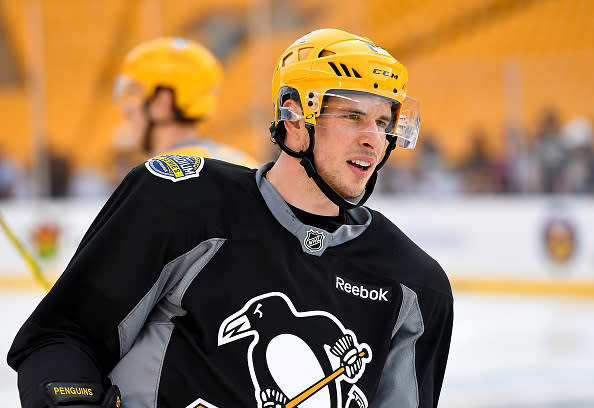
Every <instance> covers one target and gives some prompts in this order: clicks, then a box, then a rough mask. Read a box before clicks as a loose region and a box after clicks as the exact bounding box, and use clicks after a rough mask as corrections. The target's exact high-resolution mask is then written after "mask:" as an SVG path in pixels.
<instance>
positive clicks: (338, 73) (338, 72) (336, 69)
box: [328, 62, 342, 76]
mask: <svg viewBox="0 0 594 408" xmlns="http://www.w3.org/2000/svg"><path fill="white" fill-rule="evenodd" d="M328 65H330V67H331V68H332V70H333V71H334V73H335V74H336V75H338V76H342V74H341V73H340V71H339V70H338V68H337V67H336V65H334V63H333V62H328Z"/></svg>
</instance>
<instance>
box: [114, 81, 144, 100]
mask: <svg viewBox="0 0 594 408" xmlns="http://www.w3.org/2000/svg"><path fill="white" fill-rule="evenodd" d="M145 98H146V87H145V86H144V85H143V84H141V83H139V82H136V81H135V80H134V79H132V78H130V77H128V76H125V75H120V76H118V77H117V78H116V80H115V83H114V87H113V100H114V102H115V103H116V104H118V105H120V106H121V107H127V106H139V105H141V104H143V103H144V99H145Z"/></svg>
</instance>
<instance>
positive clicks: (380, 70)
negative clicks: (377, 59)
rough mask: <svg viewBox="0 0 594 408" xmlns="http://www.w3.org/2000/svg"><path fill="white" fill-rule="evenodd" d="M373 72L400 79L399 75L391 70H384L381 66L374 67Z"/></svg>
mask: <svg viewBox="0 0 594 408" xmlns="http://www.w3.org/2000/svg"><path fill="white" fill-rule="evenodd" d="M373 73H374V74H377V75H383V76H387V77H390V78H394V79H398V75H396V74H394V73H393V72H391V71H386V70H383V69H380V68H374V69H373Z"/></svg>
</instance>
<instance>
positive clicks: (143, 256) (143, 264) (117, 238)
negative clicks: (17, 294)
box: [8, 166, 187, 407]
mask: <svg viewBox="0 0 594 408" xmlns="http://www.w3.org/2000/svg"><path fill="white" fill-rule="evenodd" d="M159 183H160V184H159ZM163 183H170V182H168V181H166V180H159V179H157V178H155V177H152V176H150V175H148V174H147V171H146V170H144V166H139V167H137V168H136V169H134V170H133V171H132V172H131V173H130V174H129V175H128V176H127V177H126V179H125V180H124V181H123V182H122V184H120V186H119V187H118V188H117V189H116V191H115V192H114V193H113V194H112V196H111V197H110V198H109V200H108V201H107V203H106V204H105V205H104V207H103V208H102V210H101V211H100V213H99V214H98V216H97V217H96V219H95V220H94V221H93V223H92V225H91V226H90V228H89V230H88V231H87V233H86V234H85V236H84V237H83V239H82V241H81V243H80V245H79V247H78V249H77V250H76V253H75V255H74V256H73V258H72V259H71V261H70V263H69V264H68V266H67V268H66V269H65V270H64V272H63V273H62V275H61V276H60V278H59V279H58V281H57V282H56V284H55V285H54V287H53V288H52V290H51V291H50V292H49V293H48V294H47V295H46V296H45V297H44V299H43V300H42V301H41V302H40V304H39V305H38V306H37V308H36V309H35V311H34V312H33V313H32V314H31V316H30V317H29V318H28V319H27V321H26V322H25V323H24V325H23V326H22V327H21V329H20V330H19V332H18V334H17V335H16V338H15V339H14V342H13V344H12V347H11V349H10V351H9V353H8V363H9V365H10V366H11V367H12V368H14V369H15V370H17V371H18V383H19V392H20V395H21V401H22V405H23V406H24V407H43V406H45V405H44V402H43V399H42V396H41V395H40V394H41V391H40V384H42V383H43V382H45V381H49V380H53V381H95V382H100V381H103V380H104V379H105V377H106V375H107V373H109V371H110V370H111V368H112V367H113V366H114V364H115V363H116V362H117V361H118V360H119V359H120V357H121V356H122V355H123V354H125V353H126V351H127V350H126V347H128V346H127V345H131V343H132V342H133V338H126V339H124V338H122V330H121V325H122V322H123V321H124V320H125V319H126V317H127V316H129V315H130V314H131V313H132V312H133V311H134V315H135V319H136V320H137V321H139V322H140V323H137V325H138V326H139V327H138V330H140V328H141V325H142V323H143V320H142V319H146V317H147V315H148V313H149V312H150V309H151V307H150V305H148V307H146V303H147V302H145V301H146V299H147V297H148V298H151V299H152V301H153V302H156V301H157V300H158V298H159V297H160V296H162V291H163V290H164V288H165V287H166V286H167V282H166V280H167V278H168V277H164V276H163V270H164V266H165V265H166V264H167V263H168V262H170V261H171V260H173V259H175V257H177V256H179V255H180V254H181V253H183V252H184V251H185V250H186V249H185V246H186V243H185V241H187V237H183V236H178V235H177V234H176V232H178V231H179V230H180V228H179V224H180V221H176V219H177V218H176V217H175V216H174V214H172V212H171V211H170V210H169V209H168V207H167V201H168V200H170V199H171V197H168V196H167V194H163V193H162V191H161V190H162V188H161V187H163V186H164V184H163ZM170 184H173V183H170ZM176 223H177V225H176ZM141 301H143V302H141ZM141 303H142V304H143V305H144V306H145V307H143V308H142V310H138V309H139V308H138V305H139V304H141ZM153 305H154V303H153ZM130 332H131V330H127V331H126V334H127V335H128V336H129V334H130ZM132 332H133V331H132ZM137 333H138V331H136V334H137Z"/></svg>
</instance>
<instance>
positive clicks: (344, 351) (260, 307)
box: [218, 292, 372, 408]
mask: <svg viewBox="0 0 594 408" xmlns="http://www.w3.org/2000/svg"><path fill="white" fill-rule="evenodd" d="M245 337H251V342H250V344H249V347H248V351H247V363H248V367H249V372H250V377H251V380H252V383H253V385H254V396H255V399H256V401H257V402H258V408H264V407H283V408H293V407H297V406H298V407H299V408H353V407H356V408H367V407H368V403H367V398H366V396H365V394H364V393H363V391H361V389H360V388H359V387H357V385H356V382H357V381H358V380H359V379H360V378H361V376H362V375H363V373H364V371H365V367H366V365H367V364H368V363H369V362H370V361H371V359H372V352H371V348H370V347H369V346H368V345H367V344H365V343H359V342H358V341H357V336H356V335H355V333H354V332H353V331H351V330H349V329H346V328H345V327H344V326H343V325H342V323H341V322H340V321H339V320H338V319H337V318H336V317H335V316H334V315H332V314H330V313H328V312H324V311H319V310H316V311H308V312H298V311H297V310H296V309H295V306H293V303H292V302H291V300H290V299H289V298H288V297H287V296H286V295H285V294H284V293H281V292H271V293H266V294H264V295H260V296H257V297H254V298H252V299H250V300H249V301H248V302H247V303H246V304H245V305H244V306H243V307H242V308H241V309H240V310H239V311H237V312H235V313H233V314H232V315H231V316H229V317H227V318H226V319H225V320H224V321H223V322H222V323H221V326H220V327H219V334H218V344H219V347H221V346H224V345H225V344H228V343H231V342H235V341H237V340H239V339H242V338H245ZM345 401H346V403H345Z"/></svg>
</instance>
